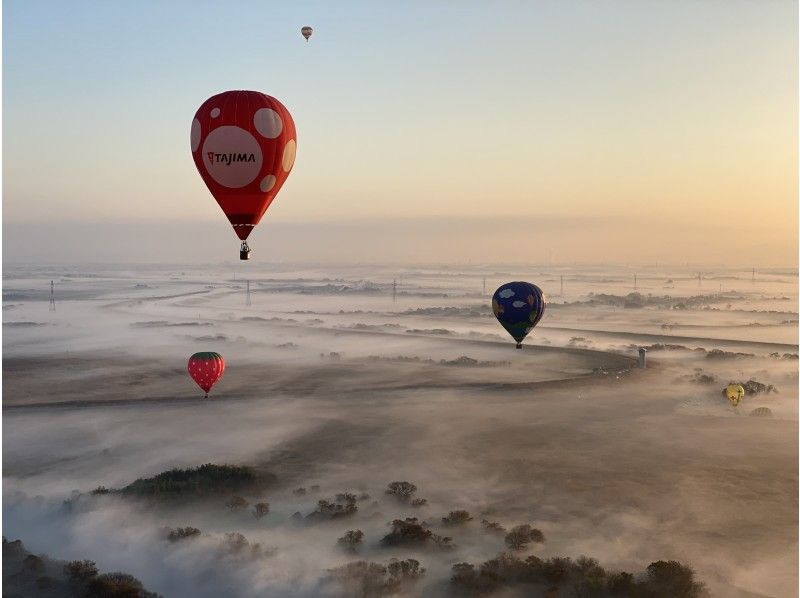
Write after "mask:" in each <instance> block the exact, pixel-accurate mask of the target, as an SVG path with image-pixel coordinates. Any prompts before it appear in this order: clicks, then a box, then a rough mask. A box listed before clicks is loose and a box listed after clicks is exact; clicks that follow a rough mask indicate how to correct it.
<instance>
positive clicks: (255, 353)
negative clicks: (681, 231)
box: [3, 263, 798, 598]
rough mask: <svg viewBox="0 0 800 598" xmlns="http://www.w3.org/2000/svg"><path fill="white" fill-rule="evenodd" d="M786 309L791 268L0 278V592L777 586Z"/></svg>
mask: <svg viewBox="0 0 800 598" xmlns="http://www.w3.org/2000/svg"><path fill="white" fill-rule="evenodd" d="M634 274H635V275H636V278H635V280H634ZM562 277H563V293H562V292H561V288H562ZM51 280H53V281H54V286H55V299H56V309H55V311H49V308H48V299H49V293H50V281H51ZM248 280H249V289H250V294H249V305H248V304H247V300H248V296H247V285H248V282H247V281H248ZM509 280H530V281H531V282H534V283H536V284H538V285H539V286H540V287H542V289H543V290H544V292H545V294H546V296H547V298H548V308H547V310H548V311H547V313H546V314H545V317H544V319H543V320H542V322H541V323H540V325H539V326H538V327H537V328H536V329H535V330H534V332H533V333H531V335H530V336H529V337H528V339H527V340H526V342H525V344H524V348H523V350H521V351H520V350H516V349H515V348H514V343H513V341H512V340H511V339H510V338H508V337H507V335H506V334H505V332H504V331H503V329H502V328H501V327H500V326H499V325H498V323H497V322H496V320H495V318H494V316H493V315H492V311H491V307H490V297H491V293H492V292H493V291H494V289H495V288H496V287H497V286H498V285H499V284H501V283H503V282H506V281H509ZM394 282H396V287H395V286H394V284H393V283H394ZM484 285H485V287H484ZM634 287H635V288H634ZM484 288H485V290H484ZM796 306H797V276H796V272H793V271H790V270H786V271H781V270H764V271H758V272H755V274H753V273H751V272H750V271H747V272H741V271H739V272H737V271H717V272H713V271H706V272H704V273H703V274H702V276H701V277H700V278H698V275H697V272H696V271H692V270H691V269H690V268H688V267H687V268H683V269H680V268H674V269H671V270H668V269H665V268H647V269H645V268H642V269H639V270H637V271H634V270H632V269H626V268H622V267H620V268H589V267H573V268H567V267H559V268H556V267H552V268H532V269H530V270H525V271H522V270H520V269H519V268H504V267H500V266H498V267H485V266H480V267H479V266H459V267H441V268H433V267H425V268H413V267H402V268H400V267H397V268H388V267H381V268H379V267H367V266H340V267H336V268H323V267H312V266H304V267H297V266H281V265H263V264H258V263H253V264H247V265H246V266H240V265H236V266H229V265H219V266H213V267H212V266H209V267H197V266H174V267H169V268H167V267H162V268H158V269H156V268H144V267H133V266H120V267H116V268H111V267H96V268H91V267H82V268H55V267H53V268H44V267H38V268H25V267H21V266H18V267H14V266H6V268H5V272H4V284H3V333H4V334H3V336H4V338H3V351H4V355H3V391H4V392H3V415H4V418H3V419H4V421H3V436H4V440H3V452H4V457H3V482H4V483H3V528H4V529H3V532H4V536H5V538H6V539H7V542H5V543H4V557H5V558H4V576H3V587H4V590H5V591H6V592H7V595H9V596H13V595H17V596H27V595H42V596H71V595H79V592H84V591H86V592H92V591H94V592H96V594H95V595H102V594H100V593H97V592H100V590H98V589H97V588H99V587H101V586H102V584H121V585H124V584H126V583H130V584H134V582H136V583H139V582H140V583H141V585H142V586H143V588H146V590H147V591H149V592H154V593H158V594H161V595H163V596H195V597H203V598H205V597H208V598H211V597H217V596H223V595H225V596H243V597H255V596H267V595H269V596H298V597H299V596H359V595H360V596H379V595H407V596H480V595H495V596H540V595H541V596H562V597H564V596H612V595H620V596H671V595H674V596H678V595H680V596H701V595H707V594H710V595H712V596H723V597H734V598H735V597H737V596H738V597H747V596H771V597H783V596H793V595H796V593H797V559H798V553H797V539H798V538H797V525H798V521H797V507H798V505H797V490H798V487H797V465H798V463H797V448H798V447H797V436H798V428H797V424H798V403H797V399H798V396H797V385H798V369H797V368H798V361H797V354H798V347H797V334H798V314H797V308H796ZM638 347H646V348H648V353H647V360H648V367H647V368H646V369H640V368H638V367H636V365H637V348H638ZM197 351H217V352H219V353H221V354H222V355H223V356H224V357H225V359H226V362H227V368H226V370H225V374H224V376H223V378H222V379H221V380H220V382H219V383H218V384H217V385H216V386H215V387H214V389H213V390H212V392H211V395H210V398H209V399H208V400H204V399H203V398H202V397H203V393H202V391H200V390H199V389H198V388H197V387H196V386H195V384H194V382H193V381H192V380H191V379H190V378H189V376H188V375H187V373H186V360H187V359H188V357H189V355H191V354H192V353H194V352H197ZM729 382H738V383H743V384H745V386H746V388H747V394H746V396H745V398H744V400H743V401H742V403H741V405H739V406H738V407H736V408H734V407H732V406H731V405H730V403H729V402H728V401H727V399H726V398H725V397H724V396H723V389H724V388H725V386H726V385H727V384H728V383H729ZM762 407H766V408H768V410H769V411H768V412H766V411H765V410H763V409H762V410H761V411H759V412H758V413H759V414H763V413H767V414H766V416H763V415H762V416H760V417H759V416H756V415H755V414H753V411H754V410H756V409H758V408H762ZM16 540H21V542H22V544H18V543H17V544H14V543H13V542H14V541H16ZM32 555H45V556H40V557H38V560H36V558H37V557H35V556H32ZM592 559H596V560H592ZM84 560H88V561H91V562H93V563H94V565H93V567H95V568H94V569H92V567H90V566H89V565H85V564H82V563H78V564H77V565H76V564H75V563H74V561H84ZM70 562H71V564H69V565H68V564H67V563H70ZM678 563H680V565H678ZM65 566H66V569H65ZM113 572H124V573H125V574H129V575H131V576H133V577H134V578H136V579H135V580H132V578H131V579H127V578H125V579H123V578H114V577H113V576H112V577H103V575H107V574H108V573H113ZM626 573H627V574H630V575H629V576H627V577H626V575H625V574H626ZM137 580H138V581H137ZM675 588H679V589H675ZM137 591H139V590H137ZM140 592H141V593H140V595H146V594H145V593H143V592H145V590H140ZM81 595H82V594H81Z"/></svg>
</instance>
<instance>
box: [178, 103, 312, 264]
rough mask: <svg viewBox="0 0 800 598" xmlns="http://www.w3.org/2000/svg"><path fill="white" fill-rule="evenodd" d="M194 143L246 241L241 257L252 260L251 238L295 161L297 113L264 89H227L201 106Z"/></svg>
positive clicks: (201, 166) (211, 186)
mask: <svg viewBox="0 0 800 598" xmlns="http://www.w3.org/2000/svg"><path fill="white" fill-rule="evenodd" d="M190 142H191V148H192V157H193V158H194V163H195V166H197V170H198V171H200V176H201V177H203V182H204V183H205V184H206V186H207V187H208V190H209V191H211V194H212V195H213V196H214V199H216V200H217V203H218V204H219V207H221V208H222V211H223V212H225V215H226V216H227V217H228V220H230V223H231V224H232V225H233V230H234V231H235V232H236V234H237V235H238V236H239V238H240V239H241V240H242V247H241V250H240V252H239V257H240V259H243V260H246V259H249V255H250V248H249V247H248V245H247V237H248V235H250V233H251V232H252V231H253V227H254V226H255V225H256V224H258V223H259V221H260V220H261V217H262V216H263V215H264V212H266V211H267V208H268V207H269V206H270V204H271V203H272V201H273V200H274V199H275V196H276V195H277V194H278V191H280V189H281V187H282V186H283V183H284V181H286V178H287V177H288V176H289V172H290V171H291V170H292V166H293V165H294V157H295V152H296V151H297V132H296V131H295V128H294V121H293V120H292V115H291V114H289V111H288V110H286V107H285V106H284V105H283V104H281V103H280V102H279V101H278V100H276V99H275V98H273V97H271V96H268V95H265V94H263V93H261V92H258V91H226V92H224V93H220V94H217V95H215V96H212V97H210V98H208V99H207V100H206V101H205V102H203V105H202V106H200V108H199V109H198V110H197V113H196V114H195V115H194V120H193V121H192V131H191V135H190Z"/></svg>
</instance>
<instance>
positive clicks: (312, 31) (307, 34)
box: [300, 26, 314, 41]
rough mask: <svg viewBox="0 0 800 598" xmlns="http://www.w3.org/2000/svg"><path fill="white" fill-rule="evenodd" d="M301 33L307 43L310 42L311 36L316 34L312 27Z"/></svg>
mask: <svg viewBox="0 0 800 598" xmlns="http://www.w3.org/2000/svg"><path fill="white" fill-rule="evenodd" d="M300 33H301V34H302V35H303V37H304V38H306V41H308V38H309V37H311V34H312V33H314V30H313V29H312V28H311V27H308V26H306V27H303V28H302V29H301V30H300Z"/></svg>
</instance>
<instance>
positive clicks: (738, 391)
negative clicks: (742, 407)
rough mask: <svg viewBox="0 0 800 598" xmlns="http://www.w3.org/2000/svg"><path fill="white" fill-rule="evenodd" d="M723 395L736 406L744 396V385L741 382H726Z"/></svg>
mask: <svg viewBox="0 0 800 598" xmlns="http://www.w3.org/2000/svg"><path fill="white" fill-rule="evenodd" d="M725 396H726V397H728V400H729V401H730V402H731V405H733V406H734V407H737V406H738V405H739V403H741V402H742V399H743V398H744V387H743V386H742V385H741V384H734V383H731V384H728V387H727V388H726V389H725Z"/></svg>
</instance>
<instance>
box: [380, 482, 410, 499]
mask: <svg viewBox="0 0 800 598" xmlns="http://www.w3.org/2000/svg"><path fill="white" fill-rule="evenodd" d="M416 491H417V487H416V486H415V485H414V484H412V483H411V482H392V483H390V484H389V486H388V488H387V490H386V494H391V495H392V496H394V497H395V498H396V499H397V500H399V501H401V502H408V501H409V499H410V498H411V496H412V495H413V494H414V493H415V492H416Z"/></svg>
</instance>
